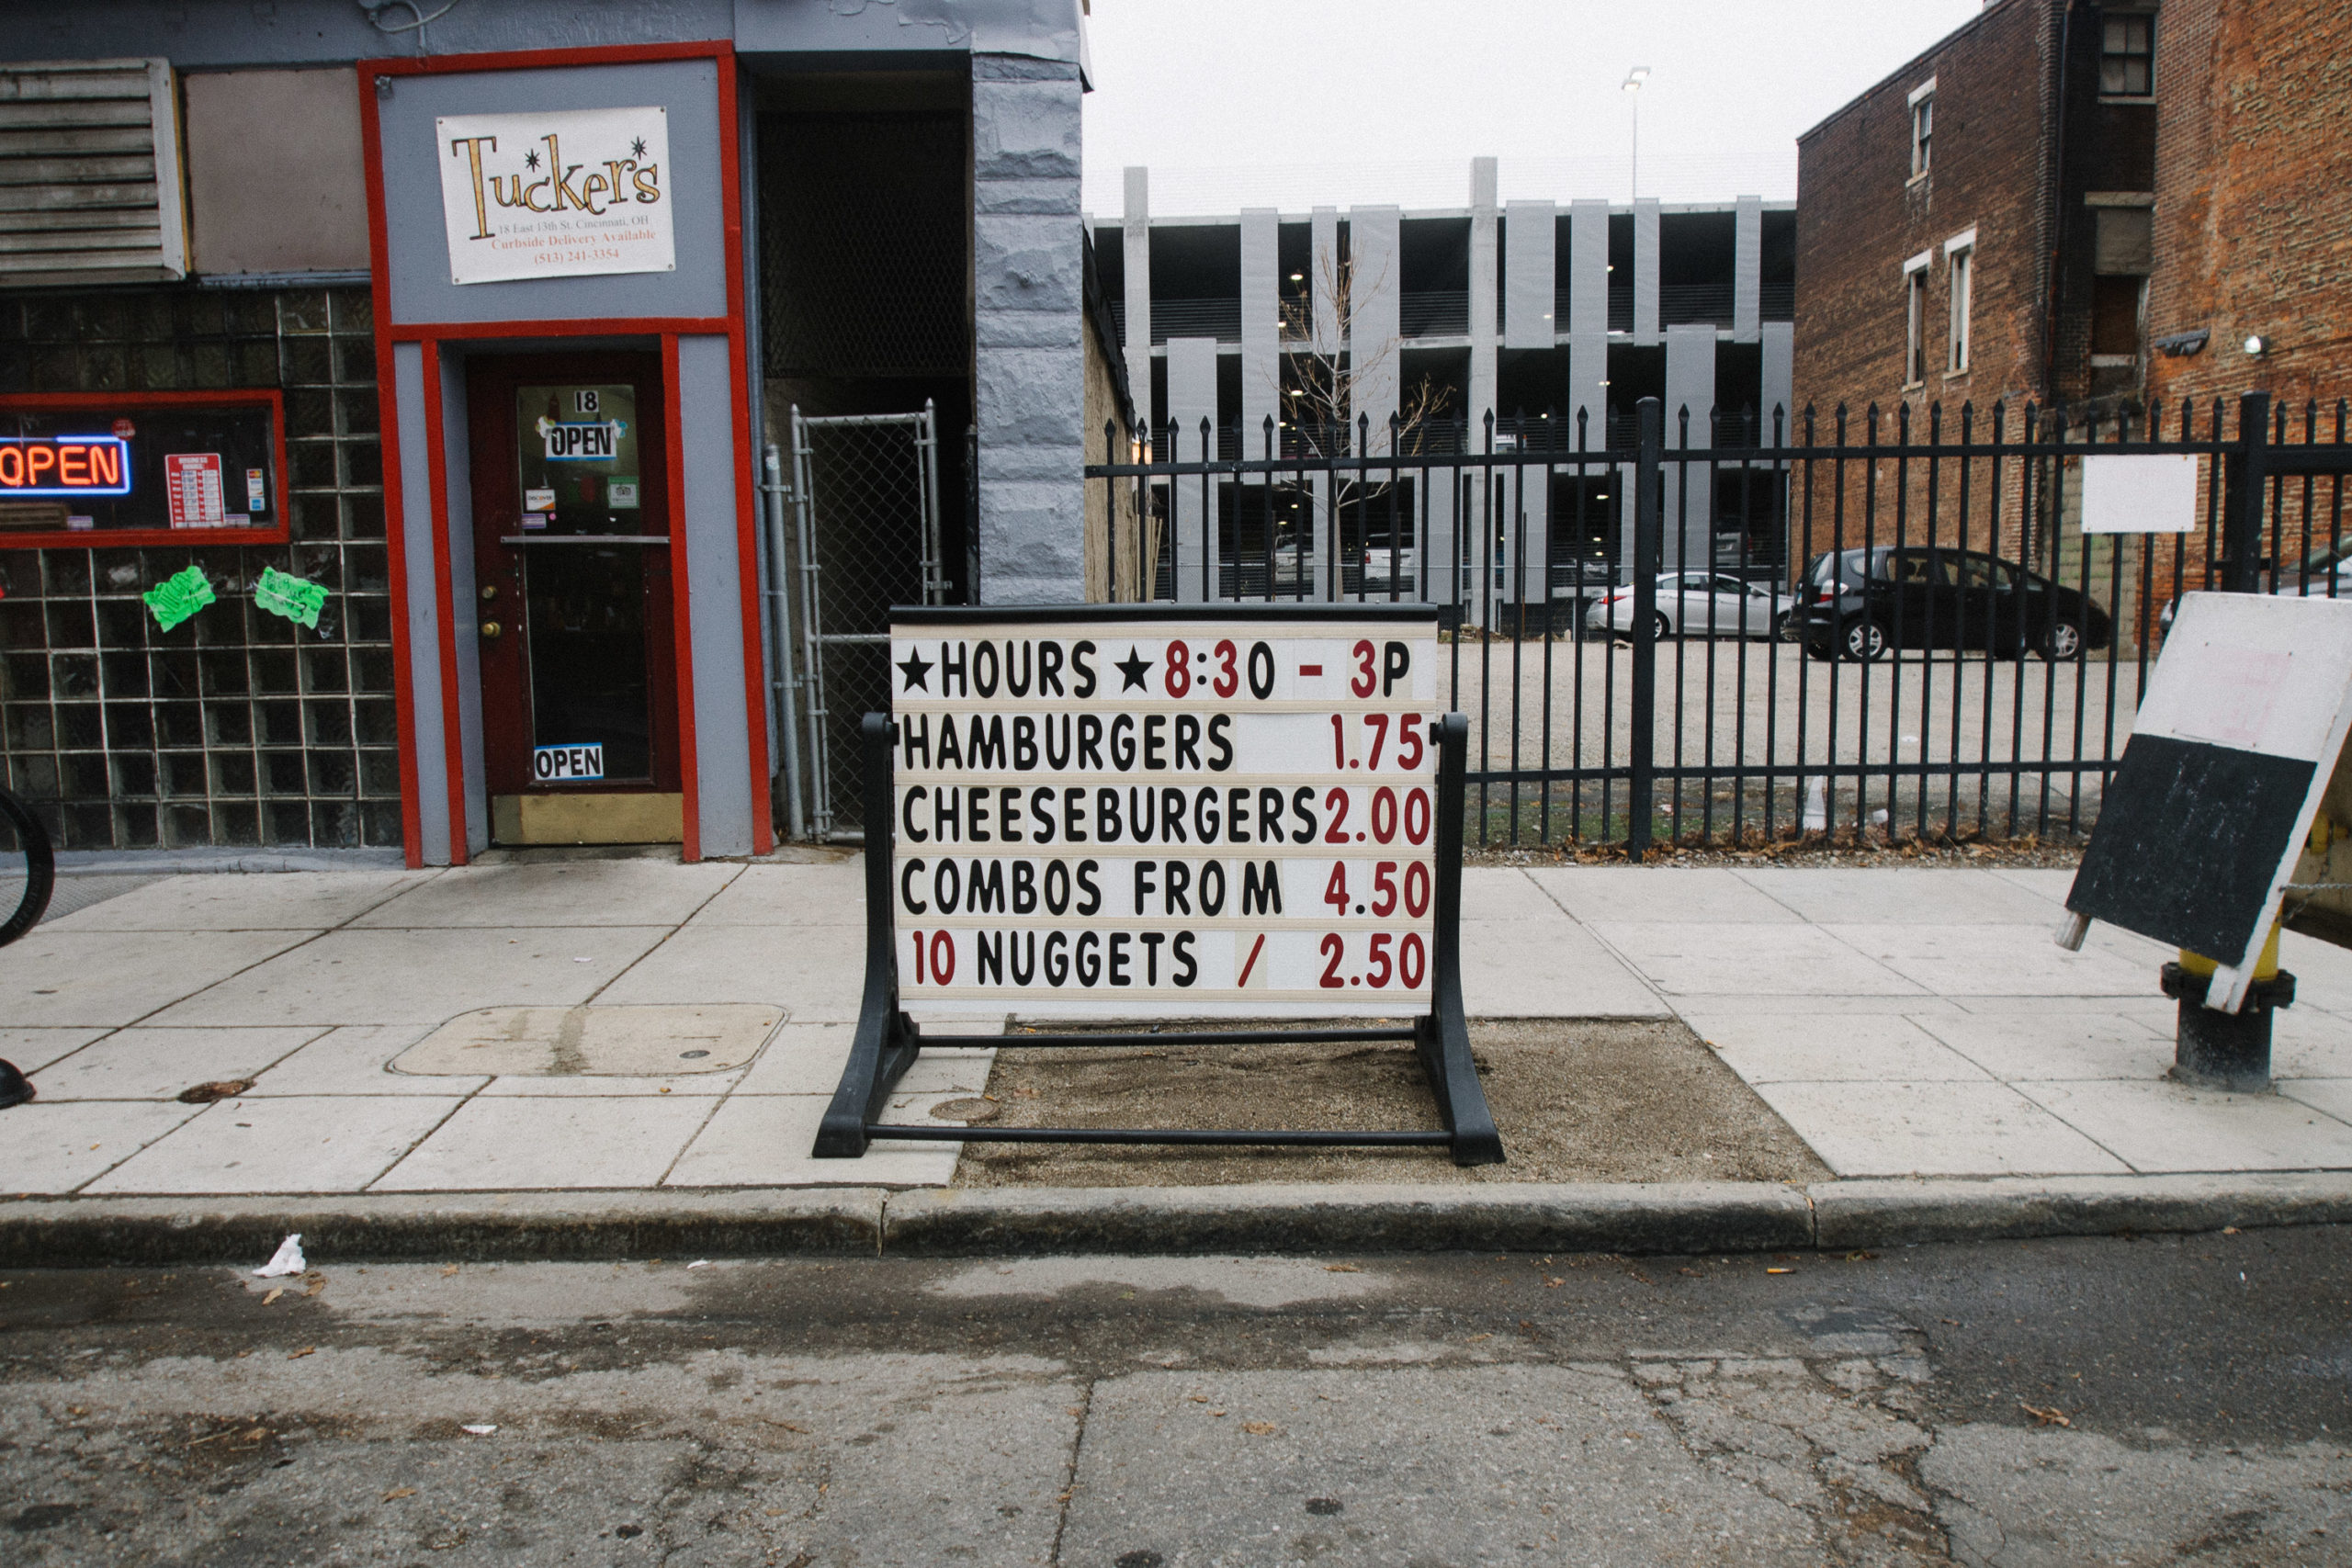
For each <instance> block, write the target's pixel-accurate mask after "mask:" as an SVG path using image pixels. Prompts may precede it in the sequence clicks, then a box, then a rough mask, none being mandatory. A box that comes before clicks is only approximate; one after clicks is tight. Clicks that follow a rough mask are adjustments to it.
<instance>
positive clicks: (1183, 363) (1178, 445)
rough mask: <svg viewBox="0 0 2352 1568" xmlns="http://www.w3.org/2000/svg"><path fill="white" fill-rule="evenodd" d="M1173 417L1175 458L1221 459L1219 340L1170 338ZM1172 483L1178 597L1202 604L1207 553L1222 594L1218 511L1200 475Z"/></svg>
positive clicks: (1212, 581)
mask: <svg viewBox="0 0 2352 1568" xmlns="http://www.w3.org/2000/svg"><path fill="white" fill-rule="evenodd" d="M1168 417H1169V419H1170V420H1171V421H1172V422H1174V423H1175V426H1176V437H1175V439H1174V440H1173V441H1172V442H1170V449H1169V453H1168V456H1169V457H1170V459H1171V460H1173V461H1175V462H1179V463H1204V462H1214V461H1216V339H1215V338H1213V337H1171V338H1170V339H1169V340H1168ZM1204 419H1205V420H1207V421H1208V422H1209V430H1210V434H1209V437H1208V439H1207V440H1206V441H1204V440H1203V439H1202V438H1201V421H1203V420H1204ZM1170 484H1171V485H1172V486H1173V487H1174V489H1175V495H1174V498H1173V499H1174V500H1175V502H1176V504H1175V507H1174V513H1175V518H1176V538H1175V548H1174V549H1173V550H1171V551H1170V556H1171V557H1172V558H1173V559H1174V562H1175V571H1176V597H1177V599H1178V600H1180V601H1181V602H1182V603H1184V604H1197V603H1199V602H1200V600H1201V597H1202V592H1201V570H1202V561H1203V558H1204V556H1205V558H1206V559H1207V562H1208V572H1209V597H1211V598H1214V597H1216V539H1215V537H1214V535H1215V534H1216V513H1215V510H1214V507H1213V506H1204V505H1203V504H1202V496H1201V480H1200V476H1198V475H1196V474H1185V475H1182V476H1180V477H1179V478H1177V479H1171V480H1170ZM1208 493H1209V496H1210V497H1211V498H1212V499H1214V497H1215V496H1216V481H1215V480H1214V479H1212V480H1211V481H1210V484H1209V491H1208Z"/></svg>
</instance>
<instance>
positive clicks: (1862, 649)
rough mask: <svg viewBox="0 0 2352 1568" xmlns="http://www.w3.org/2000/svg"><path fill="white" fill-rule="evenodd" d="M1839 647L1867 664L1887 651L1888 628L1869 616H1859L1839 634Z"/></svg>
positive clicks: (1848, 655) (1851, 657)
mask: <svg viewBox="0 0 2352 1568" xmlns="http://www.w3.org/2000/svg"><path fill="white" fill-rule="evenodd" d="M1838 651H1840V652H1841V653H1843V654H1844V655H1845V656H1846V657H1847V658H1849V659H1851V660H1856V661H1858V662H1860V663H1864V664H1867V663H1869V662H1870V661H1871V660H1873V659H1876V658H1878V657H1879V656H1880V655H1881V654H1883V653H1884V652H1885V651H1886V628H1885V627H1884V626H1880V625H1879V624H1878V623H1877V622H1876V621H1873V620H1871V619H1870V618H1869V617H1867V616H1857V617H1855V618H1854V619H1853V620H1850V621H1848V622H1847V623H1846V626H1845V629H1844V630H1843V631H1842V632H1840V633H1839V634H1838Z"/></svg>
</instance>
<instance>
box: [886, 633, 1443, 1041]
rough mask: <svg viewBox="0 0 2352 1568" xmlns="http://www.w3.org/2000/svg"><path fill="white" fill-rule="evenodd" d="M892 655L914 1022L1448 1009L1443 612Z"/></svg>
mask: <svg viewBox="0 0 2352 1568" xmlns="http://www.w3.org/2000/svg"><path fill="white" fill-rule="evenodd" d="M1139 633H1140V634H1143V635H1136V634H1139ZM890 659H891V665H892V669H891V676H890V691H891V706H892V713H893V716H894V718H895V720H896V735H895V739H894V754H893V758H892V762H893V768H894V772H895V777H894V780H893V784H894V795H895V798H894V800H893V801H892V803H891V807H890V809H891V811H892V813H893V816H894V818H895V820H894V827H895V829H896V831H895V832H894V833H893V835H892V838H893V840H895V844H894V857H895V858H894V862H893V864H892V868H891V888H892V895H893V897H892V908H893V919H894V921H895V925H896V929H897V946H898V970H899V998H900V1001H901V1003H902V1004H903V1005H906V1006H908V1007H910V1008H916V1007H921V1006H922V1004H925V1003H933V1004H949V1005H951V1006H952V1005H954V1004H962V1005H964V1006H966V1007H967V1008H968V1006H970V1005H971V1004H973V1003H976V1002H980V1001H983V1000H987V1001H993V1002H996V1003H998V1004H1001V1003H1003V1002H1006V1001H1015V1000H1017V1001H1018V1003H1019V1005H1020V1006H1021V1007H1022V1008H1023V1010H1031V1011H1037V1010H1062V1011H1113V1012H1117V1013H1119V1014H1122V1015H1124V1016H1130V1017H1134V1016H1154V1015H1165V1016H1185V1015H1193V1016H1197V1015H1201V1014H1205V1013H1219V1012H1224V1013H1237V1012H1248V1013H1254V1014H1259V1015H1266V1014H1272V1013H1284V1012H1288V1013H1297V1012H1302V1011H1313V1012H1317V1013H1330V1014H1340V1013H1372V1014H1383V1013H1385V1014H1406V1013H1411V1012H1416V1011H1426V1010H1428V1008H1429V1005H1430V974H1431V958H1432V951H1433V940H1434V939H1433V934H1432V932H1433V924H1434V917H1433V908H1434V901H1435V899H1434V893H1435V886H1436V864H1435V862H1436V852H1437V840H1438V834H1437V831H1436V828H1437V821H1436V784H1437V761H1438V757H1437V747H1436V745H1435V744H1434V742H1433V741H1432V739H1431V736H1430V725H1431V722H1432V721H1433V720H1435V719H1436V718H1437V717H1438V716H1440V714H1441V712H1442V706H1441V704H1440V702H1439V700H1438V690H1437V679H1436V677H1437V641H1436V624H1435V617H1434V616H1431V617H1430V620H1429V621H1428V622H1426V623H1407V624H1400V623H1399V622H1397V620H1394V619H1390V620H1385V621H1377V620H1373V619H1371V618H1367V619H1366V620H1365V621H1364V622H1363V624H1362V625H1354V624H1351V623H1349V622H1348V621H1346V620H1343V619H1340V620H1334V619H1323V620H1316V621H1298V622H1290V623H1283V622H1281V621H1274V622H1268V621H1264V620H1253V621H1250V622H1247V623H1238V622H1234V621H1231V620H1225V621H1218V620H1211V619H1203V620H1202V621H1200V622H1198V623H1197V624H1195V623H1191V622H1187V621H1183V620H1165V621H1154V622H1150V623H1136V622H1128V623H1125V624H1120V623H1116V622H1113V623H1108V624H1106V623H1104V622H1103V621H1102V620H1099V619H1097V620H1094V621H1091V622H1090V621H1087V620H1082V619H1079V618H1077V617H1072V618H1071V619H1070V620H1069V621H1068V622H1066V623H1056V622H1055V621H1053V620H1051V619H1048V618H1037V619H1022V620H1018V621H1013V620H1008V621H1007V622H1006V623H1005V624H1002V625H991V624H989V622H988V620H987V618H986V617H985V616H984V615H973V616H971V617H970V618H968V619H965V620H961V621H957V622H956V623H954V624H952V625H944V626H943V625H938V624H935V623H934V624H932V625H924V624H922V623H911V624H910V623H903V622H902V623H900V624H899V625H897V626H894V627H893V629H892V634H891V648H890Z"/></svg>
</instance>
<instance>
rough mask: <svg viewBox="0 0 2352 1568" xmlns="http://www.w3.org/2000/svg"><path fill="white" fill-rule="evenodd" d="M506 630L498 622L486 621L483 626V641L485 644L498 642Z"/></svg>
mask: <svg viewBox="0 0 2352 1568" xmlns="http://www.w3.org/2000/svg"><path fill="white" fill-rule="evenodd" d="M504 629H505V628H503V627H502V626H500V625H499V624H498V623H497V622H496V621H484V622H483V623H482V624H481V639H482V641H484V642H496V641H497V640H498V637H499V633H500V632H502V631H503V630H504Z"/></svg>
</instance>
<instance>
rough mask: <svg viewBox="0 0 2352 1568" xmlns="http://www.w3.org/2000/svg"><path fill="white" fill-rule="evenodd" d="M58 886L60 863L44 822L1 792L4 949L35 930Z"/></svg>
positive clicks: (0, 928)
mask: <svg viewBox="0 0 2352 1568" xmlns="http://www.w3.org/2000/svg"><path fill="white" fill-rule="evenodd" d="M56 884H57V862H56V859H55V857H54V856H52V855H51V852H50V847H49V834H48V833H47V832H46V831H45V830H44V829H42V827H41V825H40V818H38V817H35V816H34V815H33V814H32V811H31V810H30V809H29V808H28V807H27V806H26V805H25V803H24V802H23V801H21V800H18V799H17V797H16V796H15V795H10V794H9V793H8V792H7V791H6V790H5V789H0V909H10V908H12V906H13V912H11V913H10V914H8V915H7V917H6V919H5V920H0V947H6V946H7V945H8V944H9V943H10V942H14V941H16V940H17V938H18V937H20V936H22V935H24V934H25V933H26V932H27V931H30V930H32V929H33V926H34V924H35V923H36V922H37V921H39V920H40V918H41V915H42V913H43V912H44V911H45V910H47V909H48V908H49V895H50V892H51V889H52V888H53V887H55V886H56Z"/></svg>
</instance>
